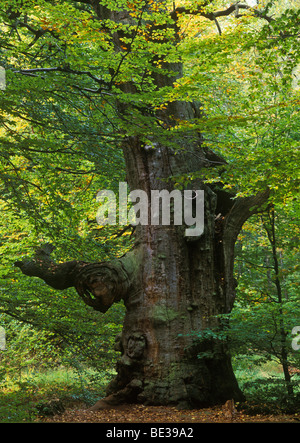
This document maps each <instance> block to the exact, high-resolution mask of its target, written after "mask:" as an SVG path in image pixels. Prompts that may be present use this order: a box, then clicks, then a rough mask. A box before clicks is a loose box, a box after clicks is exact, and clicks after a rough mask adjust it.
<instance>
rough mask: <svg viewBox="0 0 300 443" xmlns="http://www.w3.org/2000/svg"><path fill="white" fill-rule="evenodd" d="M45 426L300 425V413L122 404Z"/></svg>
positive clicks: (68, 414)
mask: <svg viewBox="0 0 300 443" xmlns="http://www.w3.org/2000/svg"><path fill="white" fill-rule="evenodd" d="M39 421H40V422H43V423H47V422H48V423H49V422H51V423H53V422H55V423H258V422H259V423H300V414H294V415H260V414H257V415H254V416H251V415H247V414H246V413H244V412H243V411H234V412H232V411H228V410H226V409H225V408H224V407H222V406H221V407H215V408H207V409H193V410H189V411H178V410H177V409H176V408H171V407H164V406H143V405H123V406H119V407H116V408H112V409H109V410H102V411H97V412H94V411H89V410H87V409H81V410H74V409H69V410H67V411H66V412H64V413H63V414H60V415H56V416H54V417H51V418H44V419H40V420H39Z"/></svg>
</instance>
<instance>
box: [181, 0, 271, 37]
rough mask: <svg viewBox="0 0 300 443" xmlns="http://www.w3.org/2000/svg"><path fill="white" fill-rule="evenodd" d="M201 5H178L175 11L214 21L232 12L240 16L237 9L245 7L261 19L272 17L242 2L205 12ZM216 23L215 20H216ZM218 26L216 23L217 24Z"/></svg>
mask: <svg viewBox="0 0 300 443" xmlns="http://www.w3.org/2000/svg"><path fill="white" fill-rule="evenodd" d="M203 6H205V5H201V6H200V7H199V9H195V10H194V9H192V10H191V9H189V8H185V7H184V6H179V7H178V8H176V10H175V11H176V13H177V14H190V15H200V16H202V17H205V18H208V19H209V20H211V21H215V22H216V19H217V18H218V17H227V16H229V15H231V14H232V13H235V15H236V17H242V14H238V13H237V11H238V10H239V9H245V10H248V11H250V12H251V13H252V15H253V16H254V17H258V18H261V19H265V20H267V22H269V23H270V22H271V21H273V20H274V19H273V18H272V17H270V16H268V15H266V14H265V13H264V12H263V11H258V10H257V9H255V8H253V7H251V6H249V5H246V4H244V3H239V2H238V3H233V4H232V5H230V6H228V7H227V8H226V9H223V10H221V11H216V12H205V10H204V9H203ZM216 24H217V22H216ZM217 27H218V25H217ZM218 30H219V33H220V29H219V27H218Z"/></svg>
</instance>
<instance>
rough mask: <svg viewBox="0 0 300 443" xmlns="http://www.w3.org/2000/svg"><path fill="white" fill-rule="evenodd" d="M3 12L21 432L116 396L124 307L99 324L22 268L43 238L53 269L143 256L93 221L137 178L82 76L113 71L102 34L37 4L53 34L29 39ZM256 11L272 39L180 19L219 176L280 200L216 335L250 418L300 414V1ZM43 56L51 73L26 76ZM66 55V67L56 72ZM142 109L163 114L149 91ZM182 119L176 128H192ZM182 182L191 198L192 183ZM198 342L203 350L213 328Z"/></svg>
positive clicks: (10, 321) (0, 190)
mask: <svg viewBox="0 0 300 443" xmlns="http://www.w3.org/2000/svg"><path fill="white" fill-rule="evenodd" d="M0 3H1V8H0V13H1V15H2V18H3V20H2V21H1V25H0V27H1V31H2V34H1V37H0V47H1V48H0V61H1V65H2V66H4V67H5V70H6V88H5V89H3V90H1V91H0V103H1V105H0V109H1V113H0V209H1V225H0V256H1V262H0V326H1V327H2V328H4V330H5V333H6V349H5V350H0V387H1V391H0V421H1V420H2V421H5V422H17V421H31V420H33V419H34V418H35V417H36V416H39V414H42V412H43V407H42V406H43V405H44V404H45V403H46V404H47V401H48V400H50V399H52V398H59V399H60V400H62V401H63V402H64V404H65V405H86V406H88V405H91V404H93V402H95V401H96V400H97V399H98V398H99V394H101V392H103V393H104V387H105V385H106V383H107V381H109V380H110V378H111V377H112V375H113V373H114V367H115V362H116V360H117V358H118V355H119V352H118V351H117V350H114V342H115V337H116V336H117V335H118V334H119V333H120V331H121V329H122V320H123V317H124V312H125V308H124V306H123V304H122V302H120V303H119V304H114V305H113V306H112V307H111V308H110V310H109V311H108V312H106V313H105V314H102V313H97V312H95V311H93V310H92V308H89V307H88V306H86V305H84V304H83V303H82V301H81V300H80V299H79V297H78V296H77V294H76V293H75V290H74V289H68V290H65V291H63V292H57V291H55V290H52V289H51V288H49V287H48V286H47V285H45V284H44V283H43V282H42V281H41V280H38V279H32V278H29V277H26V276H24V275H22V274H21V273H20V271H19V269H18V268H17V267H16V266H15V265H14V264H15V262H16V261H17V260H21V259H23V258H24V257H26V256H32V254H33V252H34V251H36V250H38V248H39V247H41V245H43V244H45V243H47V242H49V243H51V244H53V245H55V250H54V252H53V257H54V258H55V260H56V261H66V260H72V259H78V260H84V261H90V262H92V261H105V260H109V259H112V258H113V257H121V256H122V255H123V254H124V253H125V252H126V251H128V250H129V249H130V248H131V246H132V243H133V239H134V232H133V231H134V230H133V228H132V226H118V225H116V226H99V225H98V224H97V222H96V213H97V209H98V207H99V204H98V203H97V200H96V196H97V192H98V191H99V190H103V189H110V190H114V191H115V192H116V194H117V193H118V186H119V182H121V181H126V174H125V167H124V160H123V156H122V152H121V150H120V137H121V135H120V134H119V133H117V132H114V127H115V125H116V124H117V123H116V121H117V120H118V119H119V116H116V115H115V112H114V111H115V110H114V102H113V100H112V98H111V97H110V95H109V94H100V95H99V94H98V95H97V94H94V92H93V87H92V86H91V82H93V81H94V79H93V78H92V77H93V75H92V74H91V75H89V74H87V75H85V73H86V72H87V69H86V67H87V66H90V67H91V71H90V72H93V70H92V67H93V66H95V65H96V64H97V63H98V65H100V67H101V69H105V68H106V66H107V65H108V63H109V61H108V60H109V59H108V58H107V56H106V58H105V57H104V58H101V54H100V55H99V51H98V49H99V48H98V46H97V45H99V40H98V41H97V39H96V38H95V31H96V30H97V23H96V22H93V21H88V20H84V19H82V17H84V11H85V9H86V11H87V12H88V6H87V5H86V6H84V5H82V4H81V5H80V6H78V5H75V6H74V4H73V3H74V2H71V1H70V2H59V1H58V2H36V5H35V6H33V7H34V8H35V10H36V12H35V14H36V17H35V19H36V21H37V22H38V23H39V26H40V28H39V29H40V30H41V33H42V31H43V30H48V33H45V35H42V36H41V37H38V36H37V35H36V36H35V37H34V36H33V37H32V30H31V29H30V27H31V25H30V24H28V23H26V25H27V26H22V27H18V26H17V25H16V21H17V20H18V19H19V17H17V16H16V11H17V7H18V6H19V5H18V4H17V2H11V3H12V6H11V15H10V17H9V20H8V19H7V4H6V3H7V2H5V1H1V2H0ZM29 3H30V2H29ZM186 3H188V2H186ZM216 3H218V5H219V4H220V5H221V4H222V2H216ZM223 3H224V2H223ZM13 5H15V8H14V7H13ZM66 5H67V7H66ZM257 8H258V11H264V13H265V14H267V15H268V16H272V17H274V18H276V20H275V21H274V23H273V24H272V26H273V28H272V29H273V36H271V37H270V34H269V28H268V26H269V24H267V25H266V24H265V22H264V21H263V20H257V17H253V14H250V13H249V14H248V15H247V14H245V15H243V16H242V17H240V18H236V17H224V18H220V19H219V21H218V22H217V26H216V23H215V22H214V21H211V20H207V18H205V17H198V16H196V15H195V16H185V15H184V14H183V15H182V23H181V25H182V36H184V38H183V39H182V43H181V46H180V49H181V56H182V57H183V58H184V66H185V72H184V77H183V79H181V81H180V83H178V85H177V86H178V87H177V88H176V91H178V97H185V99H187V98H190V99H191V100H194V99H197V100H199V102H200V104H199V108H200V110H201V112H203V114H204V115H205V117H203V118H200V119H198V120H197V121H195V123H194V125H195V127H197V128H198V129H199V131H200V132H201V133H202V134H203V137H204V139H205V143H206V145H207V146H208V148H209V147H211V148H213V149H214V150H215V151H217V152H219V154H220V155H222V156H224V157H225V158H226V161H227V165H226V168H225V170H224V167H223V165H222V169H219V168H214V169H213V170H212V172H211V177H208V178H207V180H208V181H209V182H210V183H214V182H215V183H220V182H222V183H224V184H225V186H226V188H227V189H228V190H230V189H233V190H234V191H235V192H237V193H238V195H251V194H252V193H253V192H257V191H258V190H263V189H265V187H266V186H267V187H268V188H269V189H270V199H269V201H268V203H267V204H266V205H265V207H264V208H263V210H262V211H261V213H259V214H257V215H255V216H253V217H252V218H251V219H250V220H249V221H248V222H247V223H246V224H245V225H244V227H243V230H242V232H241V234H240V235H239V238H238V242H237V245H236V262H235V276H236V279H237V282H238V286H237V297H236V300H235V305H234V309H233V311H232V312H231V313H230V314H229V315H227V316H224V323H225V324H226V325H228V327H227V329H226V334H224V333H223V334H224V336H223V337H219V338H221V339H224V340H229V343H230V351H231V353H232V355H233V361H234V369H235V373H236V375H237V378H238V381H239V383H240V386H241V388H242V390H243V392H244V393H245V395H246V397H247V404H248V409H249V411H250V410H251V408H252V409H253V410H255V411H257V410H259V411H261V412H266V413H269V412H270V411H271V412H274V411H277V412H282V411H284V412H291V413H295V412H297V411H299V403H300V398H299V396H300V388H299V377H300V351H299V350H298V349H297V346H296V348H295V346H294V347H293V346H292V343H293V338H294V336H293V334H292V330H293V328H295V327H296V326H300V320H299V319H300V307H299V200H298V189H299V168H298V163H299V155H298V152H299V140H300V135H299V127H300V114H299V104H300V96H299V93H300V83H299V81H300V80H299V75H300V74H299V55H300V47H299V18H297V17H298V14H299V2H298V1H288V2H280V1H278V2H276V1H275V2H263V1H261V2H258V5H257ZM66 11H67V12H66ZM14 14H15V15H14ZM64 14H67V16H68V17H71V16H72V17H73V22H72V23H71V22H70V23H71V24H72V26H69V27H68V26H66V19H65V16H64ZM70 28H72V31H70ZM220 28H222V32H221V33H220ZM49 30H50V31H49ZM287 30H289V31H288V32H287ZM57 34H59V36H60V38H59V39H58V37H57ZM282 36H283V37H282ZM281 37H282V38H281ZM97 38H98V39H101V38H102V37H101V35H100V37H99V36H98V37H97ZM105 44H106V42H105V39H104V38H103V41H102V45H103V47H104V46H105ZM168 50H169V48H168ZM33 57H35V60H36V66H37V69H41V67H43V69H44V73H43V72H39V73H37V72H34V70H31V71H30V70H29V68H28V66H29V64H30V63H31V64H30V66H32V60H33ZM54 58H55V60H56V62H57V59H60V60H61V65H60V66H61V69H57V70H53V72H51V61H52V59H54ZM29 60H30V63H29ZM135 63H137V62H136V61H135ZM139 63H141V64H142V63H143V60H141V61H140V62H139ZM27 68H28V69H27ZM127 68H128V69H129V68H130V64H128V67H127ZM26 70H27V72H26ZM47 70H48V72H47V75H46V74H45V73H46V71H47ZM124 72H126V69H125V68H124ZM79 73H81V80H80V84H79V80H78V78H79ZM123 75H125V74H123ZM137 75H140V73H137ZM95 77H96V74H95ZM33 79H34V82H33ZM168 94H169V91H166V96H168ZM175 98H177V97H174V99H175ZM128 99H129V98H128V97H123V100H124V101H126V100H128ZM144 99H145V101H147V102H148V103H151V101H153V103H151V105H155V106H156V107H157V106H164V103H163V100H161V103H159V98H158V97H153V96H151V91H147V92H146V93H145V97H144ZM168 99H170V97H168ZM118 124H119V125H120V121H119V120H118ZM122 124H123V125H127V124H128V122H126V121H125V122H122ZM178 124H179V129H178V130H179V131H184V130H187V128H186V127H185V126H184V124H182V125H181V123H180V122H179V123H178ZM180 125H181V126H180ZM175 179H176V181H177V183H178V187H179V189H180V186H181V185H183V184H184V183H185V181H186V180H187V179H188V178H187V177H175ZM41 253H42V252H41ZM37 254H38V252H37ZM193 334H194V335H195V339H197V338H199V337H203V336H204V335H206V336H208V337H209V336H211V335H212V334H215V332H214V331H210V330H206V331H202V332H199V331H193ZM298 335H299V331H298ZM299 342H300V340H298V343H299ZM294 343H296V342H295V340H294ZM201 357H203V356H202V355H199V358H201ZM103 395H104V394H103Z"/></svg>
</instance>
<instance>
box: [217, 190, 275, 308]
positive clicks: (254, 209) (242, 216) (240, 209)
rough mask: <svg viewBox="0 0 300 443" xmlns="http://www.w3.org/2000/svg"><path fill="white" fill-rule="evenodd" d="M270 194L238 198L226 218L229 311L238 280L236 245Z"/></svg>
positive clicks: (225, 252) (223, 237) (224, 242)
mask: <svg viewBox="0 0 300 443" xmlns="http://www.w3.org/2000/svg"><path fill="white" fill-rule="evenodd" d="M269 195H270V191H269V189H267V190H266V191H262V192H259V193H257V194H256V195H254V196H251V197H244V198H237V199H236V200H235V202H234V204H233V206H232V208H231V210H230V211H229V213H228V214H227V215H226V217H225V219H224V225H223V234H222V240H221V241H222V249H223V260H224V282H225V284H226V303H227V310H228V312H230V311H231V309H232V306H233V302H234V297H235V286H236V282H235V279H234V272H233V268H234V246H235V242H236V239H237V236H238V234H239V232H240V231H241V229H242V226H243V224H244V223H245V222H246V221H247V220H248V219H249V218H250V217H251V216H252V215H254V214H256V213H258V212H259V211H261V208H262V206H263V204H264V203H266V202H267V200H268V198H269Z"/></svg>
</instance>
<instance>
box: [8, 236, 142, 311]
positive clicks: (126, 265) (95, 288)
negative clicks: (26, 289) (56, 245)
mask: <svg viewBox="0 0 300 443" xmlns="http://www.w3.org/2000/svg"><path fill="white" fill-rule="evenodd" d="M52 250H53V247H52V246H51V245H44V246H42V247H41V248H40V249H39V250H38V251H37V253H36V255H35V257H34V258H32V259H28V260H23V261H17V262H16V263H15V266H17V267H18V268H20V270H21V271H22V273H23V274H25V275H28V276H30V277H38V278H41V279H42V280H44V282H45V283H47V284H48V285H49V286H51V287H52V288H54V289H58V290H63V289H67V288H70V287H75V289H76V291H77V293H78V294H79V295H80V297H81V298H82V299H83V301H84V302H85V303H86V304H87V305H89V306H91V307H93V308H94V309H95V310H96V311H100V312H106V311H107V310H108V309H109V308H110V306H111V305H112V304H113V303H115V302H118V301H120V300H121V299H122V298H123V299H126V296H127V294H128V291H129V289H130V287H131V284H132V281H133V279H134V277H135V271H136V268H137V264H138V262H137V257H138V256H137V254H135V252H130V253H127V254H126V255H125V256H123V257H121V258H120V259H115V260H112V261H110V262H100V263H86V262H83V261H78V260H73V261H68V262H65V263H56V262H54V261H53V260H52V259H51V257H50V254H51V252H52Z"/></svg>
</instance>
